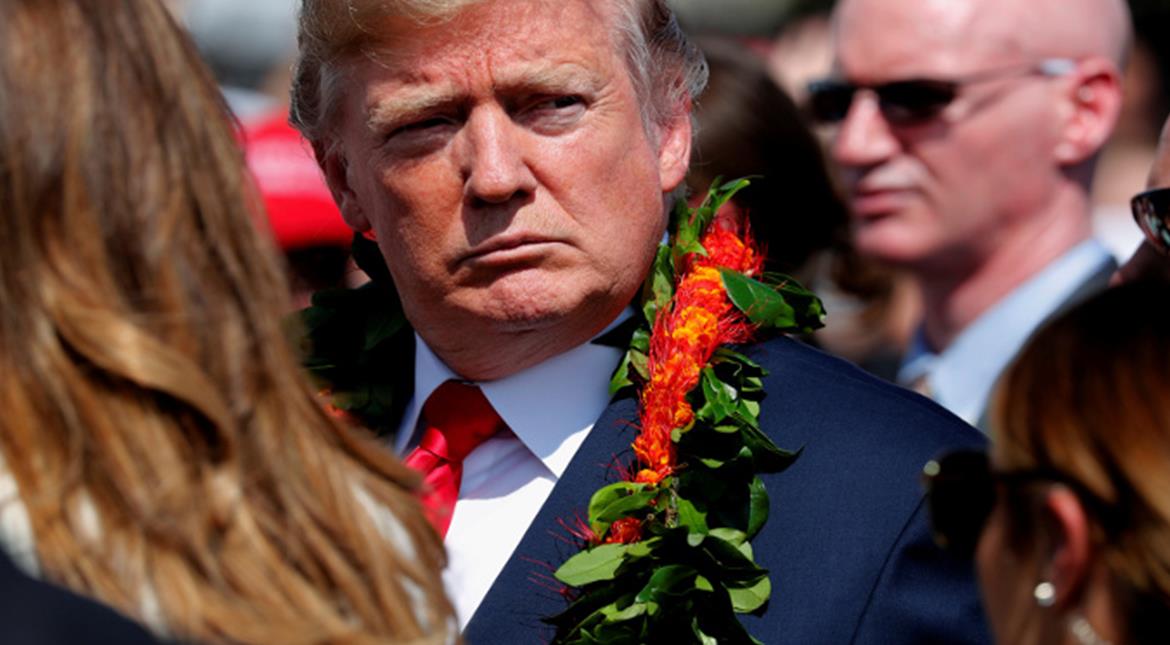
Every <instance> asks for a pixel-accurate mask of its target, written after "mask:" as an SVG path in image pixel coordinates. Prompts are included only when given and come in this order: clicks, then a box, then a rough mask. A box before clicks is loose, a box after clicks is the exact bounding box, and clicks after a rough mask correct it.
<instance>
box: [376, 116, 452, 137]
mask: <svg viewBox="0 0 1170 645" xmlns="http://www.w3.org/2000/svg"><path fill="white" fill-rule="evenodd" d="M450 124H451V120H450V119H448V118H446V117H431V118H428V119H421V120H418V121H414V122H412V123H407V124H406V125H402V126H399V127H397V128H395V129H394V131H393V132H391V133H390V136H391V137H394V136H397V135H400V134H410V133H422V132H427V131H431V130H434V129H436V128H441V127H443V126H445V125H450Z"/></svg>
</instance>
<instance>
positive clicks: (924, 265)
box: [832, 0, 1059, 271]
mask: <svg viewBox="0 0 1170 645" xmlns="http://www.w3.org/2000/svg"><path fill="white" fill-rule="evenodd" d="M979 4H980V3H979V2H937V1H932V0H847V2H846V3H845V4H844V5H843V6H842V8H841V9H840V13H839V15H838V22H837V24H836V28H837V32H836V51H835V56H836V66H837V74H839V75H840V76H842V77H843V78H844V79H845V80H848V81H851V82H853V83H857V84H866V85H872V84H880V83H884V82H889V81H895V80H909V79H923V78H926V79H941V80H955V79H960V78H963V77H965V76H969V75H971V74H982V73H985V72H988V71H991V70H1001V69H1005V70H1006V69H1012V68H1017V69H1018V68H1020V66H1021V65H1028V64H1034V63H1037V62H1038V61H1036V60H1032V59H1028V58H1025V57H1023V56H1022V55H1021V54H1019V53H1013V52H1012V51H1011V50H1010V48H1007V47H997V46H995V45H993V44H990V43H989V42H988V39H984V38H980V37H979V36H978V35H976V34H970V33H967V30H968V27H969V25H970V24H971V20H970V19H971V18H972V16H973V14H972V13H971V12H977V11H979ZM997 4H999V5H1000V6H1002V3H997ZM995 19H996V20H998V19H999V17H998V16H997V17H995ZM1002 19H1004V20H1011V16H1010V15H1004V16H1003V17H1002ZM979 24H981V25H984V26H986V25H991V24H994V20H992V19H990V18H985V19H983V20H981V21H980V22H979ZM1050 83H1051V80H1050V79H1045V78H1043V77H1040V76H1038V75H1028V74H1014V75H1013V74H1006V75H1000V76H998V77H997V78H995V79H994V80H987V81H983V82H977V83H971V84H967V85H963V86H962V87H961V88H960V89H959V94H958V96H957V97H956V99H955V100H954V101H953V102H951V103H950V104H949V105H948V106H947V107H946V108H945V109H944V110H943V111H942V112H941V113H940V114H938V115H937V116H935V117H933V118H931V119H928V120H925V121H922V122H918V123H914V124H912V125H899V124H896V123H891V122H890V121H888V120H887V119H886V118H885V117H884V116H883V115H882V113H881V111H880V110H879V108H878V102H877V99H876V96H875V95H874V94H873V93H872V92H870V91H868V90H862V91H859V92H857V93H856V94H855V95H854V99H853V104H852V106H851V108H850V111H849V113H848V115H847V116H846V118H845V120H844V121H843V122H842V123H841V124H840V126H839V128H838V129H837V131H836V132H835V133H834V138H833V142H832V156H833V157H834V159H835V160H836V161H837V162H838V163H839V164H840V165H841V166H842V168H843V170H844V177H845V184H846V187H847V190H848V192H849V196H850V199H851V204H852V209H851V210H852V211H853V225H854V239H855V242H856V244H857V247H858V249H859V251H860V252H862V253H863V254H865V255H867V256H870V257H874V258H876V259H878V260H880V261H884V262H887V263H890V264H895V265H902V266H907V267H910V268H912V269H917V270H919V271H924V270H926V271H929V270H942V271H948V270H968V269H969V268H970V267H973V266H978V264H979V263H980V261H981V260H982V259H983V258H985V257H986V256H987V255H988V254H989V253H990V252H991V250H993V249H994V248H995V247H996V246H997V245H998V244H999V243H1000V241H1001V240H1002V239H1004V236H1008V235H1011V234H1012V231H1013V228H1014V226H1015V225H1016V224H1017V222H1019V221H1020V218H1024V217H1026V216H1027V214H1028V213H1029V211H1030V210H1035V209H1036V207H1037V205H1039V204H1042V203H1044V201H1045V200H1046V199H1047V198H1048V197H1049V196H1050V191H1051V190H1052V189H1053V187H1054V186H1055V185H1056V183H1057V182H1056V179H1057V177H1058V176H1059V169H1058V168H1057V167H1056V166H1055V164H1054V162H1053V158H1052V154H1051V152H1052V149H1053V147H1054V146H1055V136H1056V131H1055V128H1054V126H1053V125H1052V123H1054V122H1055V121H1056V120H1055V119H1054V118H1051V116H1050V115H1051V111H1052V101H1051V98H1050V92H1051V87H1050Z"/></svg>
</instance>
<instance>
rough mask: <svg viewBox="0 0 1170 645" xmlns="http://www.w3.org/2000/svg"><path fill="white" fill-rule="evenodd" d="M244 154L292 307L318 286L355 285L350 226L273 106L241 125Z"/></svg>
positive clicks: (283, 114) (282, 112)
mask: <svg viewBox="0 0 1170 645" xmlns="http://www.w3.org/2000/svg"><path fill="white" fill-rule="evenodd" d="M240 138H241V139H242V140H243V143H244V158H245V159H246V161H247V164H248V170H249V171H251V173H252V177H253V178H254V179H255V181H256V188H257V190H258V191H259V193H260V197H261V199H263V201H264V212H265V213H266V214H267V219H268V228H269V229H270V230H271V232H272V234H273V236H274V237H275V239H276V244H277V246H279V247H280V250H281V251H282V252H283V253H284V258H285V263H286V265H287V267H288V279H289V282H290V287H291V289H292V306H293V307H294V308H295V309H302V308H304V307H307V306H308V305H309V299H310V296H311V295H312V294H313V293H314V292H316V291H321V290H323V289H329V288H337V287H344V286H355V285H354V284H352V281H353V280H356V279H359V278H360V277H361V274H360V271H359V270H358V269H357V268H356V267H353V266H352V263H351V262H350V242H351V241H352V238H353V231H351V230H350V229H349V227H348V226H346V225H345V221H344V220H342V219H341V212H340V211H338V210H337V204H335V203H334V202H333V196H332V195H330V193H329V187H328V186H326V185H325V178H324V177H322V176H321V169H320V168H319V167H318V166H317V162H316V160H315V159H314V158H313V151H312V149H311V148H310V147H309V144H308V143H307V142H306V141H305V140H304V138H303V137H302V136H301V133H300V132H297V131H296V129H294V128H293V127H292V126H291V125H289V123H288V110H287V109H279V110H276V111H274V112H270V113H268V114H266V115H264V116H262V117H258V118H255V119H252V120H250V121H249V122H247V123H245V124H243V127H242V128H241V132H240Z"/></svg>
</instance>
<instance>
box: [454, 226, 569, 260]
mask: <svg viewBox="0 0 1170 645" xmlns="http://www.w3.org/2000/svg"><path fill="white" fill-rule="evenodd" d="M560 243H561V241H560V240H558V239H555V238H552V237H549V236H546V235H538V234H535V233H528V232H520V233H508V234H504V235H498V236H495V237H492V238H490V239H488V240H485V241H483V242H481V243H479V244H477V245H475V246H473V247H472V248H471V249H470V250H468V251H467V252H466V253H464V254H463V255H462V256H461V257H460V258H459V259H458V261H457V264H468V263H470V264H474V265H485V264H486V265H501V264H513V263H517V262H524V261H527V260H531V259H533V258H534V257H535V256H537V255H540V254H542V253H545V252H547V251H548V248H549V247H550V246H551V245H555V244H560Z"/></svg>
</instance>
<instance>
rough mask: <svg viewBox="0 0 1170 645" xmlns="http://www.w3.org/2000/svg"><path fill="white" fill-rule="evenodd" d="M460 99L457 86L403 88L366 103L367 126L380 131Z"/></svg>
mask: <svg viewBox="0 0 1170 645" xmlns="http://www.w3.org/2000/svg"><path fill="white" fill-rule="evenodd" d="M458 101H459V96H458V93H457V91H456V89H455V88H453V87H451V88H443V87H415V88H408V89H403V90H400V91H397V92H395V93H394V94H393V95H391V96H388V97H386V98H385V99H383V100H377V101H371V102H369V103H368V104H367V105H366V114H367V117H366V127H367V128H369V129H370V130H372V131H375V132H377V131H380V130H383V129H385V128H386V127H390V126H393V125H395V124H397V123H400V122H402V121H403V120H407V119H410V118H411V117H413V116H415V115H419V114H426V113H428V112H432V111H434V110H437V109H439V108H443V107H447V106H450V105H452V104H454V103H457V102H458Z"/></svg>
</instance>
